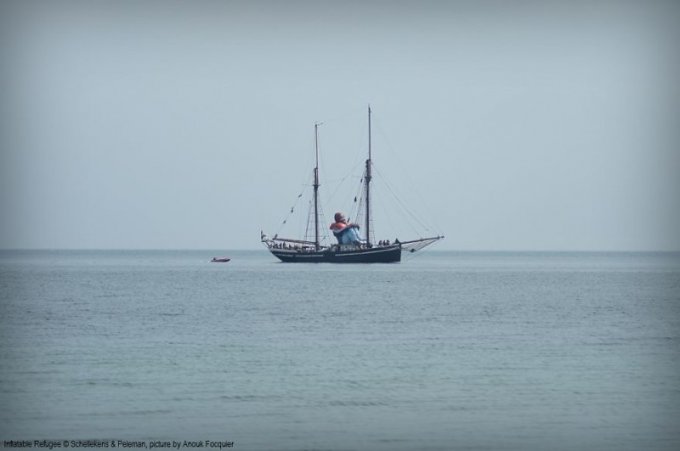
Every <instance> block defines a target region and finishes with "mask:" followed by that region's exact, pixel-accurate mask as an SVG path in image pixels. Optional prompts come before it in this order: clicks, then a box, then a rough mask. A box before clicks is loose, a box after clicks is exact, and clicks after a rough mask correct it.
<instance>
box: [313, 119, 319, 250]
mask: <svg viewBox="0 0 680 451" xmlns="http://www.w3.org/2000/svg"><path fill="white" fill-rule="evenodd" d="M319 125H320V124H319V123H315V124H314V150H315V153H316V166H314V248H315V249H316V250H317V251H318V250H319Z"/></svg>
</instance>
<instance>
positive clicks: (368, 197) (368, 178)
mask: <svg viewBox="0 0 680 451" xmlns="http://www.w3.org/2000/svg"><path fill="white" fill-rule="evenodd" d="M365 180H366V245H367V246H368V247H371V234H370V232H371V195H370V194H371V191H370V189H371V105H369V106H368V160H366V177H365Z"/></svg>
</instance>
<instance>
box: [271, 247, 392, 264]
mask: <svg viewBox="0 0 680 451" xmlns="http://www.w3.org/2000/svg"><path fill="white" fill-rule="evenodd" d="M342 247H344V246H333V247H331V248H327V249H322V250H319V251H315V250H303V249H297V250H296V249H270V251H271V253H272V254H273V255H274V256H275V257H276V258H278V259H279V260H281V261H282V262H284V263H397V262H400V261H401V246H400V245H398V244H396V245H391V246H377V247H371V248H356V247H352V248H349V249H342Z"/></svg>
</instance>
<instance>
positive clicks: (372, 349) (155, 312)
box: [0, 250, 680, 451]
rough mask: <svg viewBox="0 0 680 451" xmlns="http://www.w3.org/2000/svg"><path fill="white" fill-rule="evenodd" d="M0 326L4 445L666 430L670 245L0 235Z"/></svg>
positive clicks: (672, 419) (571, 444)
mask: <svg viewBox="0 0 680 451" xmlns="http://www.w3.org/2000/svg"><path fill="white" fill-rule="evenodd" d="M222 255H226V256H228V257H230V258H231V261H230V262H228V263H211V262H210V259H211V258H212V257H214V256H222ZM0 340H1V342H0V445H1V446H2V448H3V449H26V448H29V446H28V445H30V447H31V448H33V449H38V448H39V449H48V448H49V449H64V448H72V449H74V448H75V449H79V450H84V449H107V448H108V449H110V448H122V449H128V450H131V449H161V448H166V449H171V448H172V447H174V449H187V450H201V449H227V448H231V449H237V450H291V451H292V450H324V451H335V450H338V451H339V450H522V451H524V450H617V451H621V450H636V451H637V450H674V451H675V450H678V449H680V253H559V252H557V253H548V252H536V253H531V252H529V253H527V252H448V251H437V250H432V251H429V250H426V251H423V252H422V253H416V254H414V255H413V257H412V258H409V259H407V260H405V261H402V262H401V263H398V264H373V265H333V264H316V265H315V264H285V263H279V262H277V261H276V260H275V259H274V257H272V256H271V255H270V254H269V253H268V252H267V251H266V250H261V251H233V252H225V251H94V250H93V251H0Z"/></svg>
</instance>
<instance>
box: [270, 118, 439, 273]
mask: <svg viewBox="0 0 680 451" xmlns="http://www.w3.org/2000/svg"><path fill="white" fill-rule="evenodd" d="M319 125H320V124H319V123H316V124H314V150H315V156H316V164H315V167H314V179H313V185H312V186H313V187H314V197H313V223H314V241H311V240H309V239H293V238H282V237H279V236H278V234H277V235H274V237H273V238H269V237H268V236H267V235H265V234H264V233H263V232H262V231H261V232H260V239H261V241H262V243H264V245H265V246H266V247H267V248H268V249H269V251H270V252H271V253H272V255H274V256H275V257H276V258H278V259H279V260H281V261H282V262H285V263H396V262H400V261H401V257H402V253H404V252H416V251H418V250H420V249H423V248H424V247H426V246H429V245H430V244H432V243H434V242H436V241H439V240H441V239H443V238H444V237H443V236H440V235H437V236H433V237H429V238H417V239H412V240H406V241H401V240H399V239H395V240H394V242H391V241H388V240H381V241H379V242H378V243H374V242H371V233H370V232H371V225H372V222H371V181H372V178H373V177H372V171H371V169H372V164H373V162H372V155H371V107H370V106H369V107H368V159H366V163H365V169H364V175H363V177H362V182H363V184H364V186H363V194H362V196H363V198H362V202H363V206H364V207H365V214H364V230H363V234H364V237H365V239H362V240H359V241H355V242H353V243H350V244H341V243H340V242H339V243H337V244H322V242H321V234H320V231H319V225H320V223H319V187H320V186H321V185H320V183H319V139H318V137H319V132H318V128H319ZM298 197H300V196H298ZM291 212H292V209H291ZM284 223H285V221H284ZM355 227H356V226H355ZM339 241H340V239H339Z"/></svg>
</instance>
